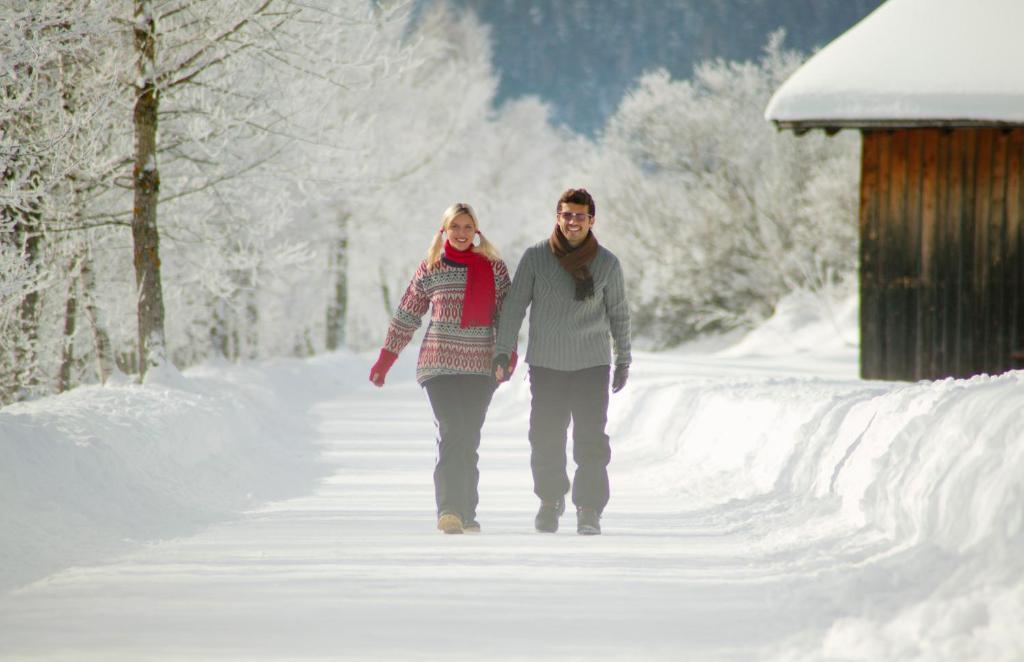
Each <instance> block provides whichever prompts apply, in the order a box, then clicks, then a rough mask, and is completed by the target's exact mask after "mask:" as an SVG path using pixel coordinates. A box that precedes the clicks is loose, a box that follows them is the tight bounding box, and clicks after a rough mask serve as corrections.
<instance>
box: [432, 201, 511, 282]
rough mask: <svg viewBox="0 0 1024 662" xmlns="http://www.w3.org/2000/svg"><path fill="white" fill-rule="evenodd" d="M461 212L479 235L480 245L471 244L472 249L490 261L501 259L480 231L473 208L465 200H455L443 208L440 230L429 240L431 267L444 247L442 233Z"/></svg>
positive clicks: (438, 259)
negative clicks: (470, 221) (471, 222)
mask: <svg viewBox="0 0 1024 662" xmlns="http://www.w3.org/2000/svg"><path fill="white" fill-rule="evenodd" d="M463 214H465V215H466V216H469V217H470V218H471V219H472V220H473V228H474V229H475V230H476V233H477V234H478V235H480V245H479V246H473V248H472V251H473V252H474V253H481V254H483V255H484V256H485V257H486V258H487V259H488V260H490V261H491V262H494V261H495V260H500V259H501V254H500V253H498V249H497V248H495V247H494V244H492V243H491V242H489V241H487V237H485V236H484V233H483V232H480V223H478V222H477V220H476V212H474V211H473V208H472V207H470V206H469V205H467V204H466V203H465V202H456V203H455V204H454V205H452V206H451V207H449V208H448V209H445V210H444V216H442V217H441V230H440V231H438V232H435V233H434V240H433V241H432V242H430V248H428V249H427V266H428V267H433V266H435V265H436V264H437V263H438V262H440V261H441V252H442V249H443V248H444V233H445V232H446V231H447V230H448V226H449V225H451V223H452V221H454V220H455V219H456V218H458V217H459V216H462V215H463Z"/></svg>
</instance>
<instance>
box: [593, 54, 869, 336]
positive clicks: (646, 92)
mask: <svg viewBox="0 0 1024 662" xmlns="http://www.w3.org/2000/svg"><path fill="white" fill-rule="evenodd" d="M781 41H782V37H781V35H780V34H779V35H775V36H773V38H772V39H771V40H770V42H769V44H768V46H767V47H766V50H765V54H764V56H763V57H762V59H761V60H760V61H758V62H725V61H720V60H719V61H713V62H708V63H705V64H703V65H702V66H700V67H699V68H698V69H697V71H696V73H695V76H694V79H693V80H692V81H679V80H673V79H671V78H670V77H669V75H668V74H667V73H665V72H664V71H655V72H652V73H649V74H646V75H645V76H643V77H642V78H641V79H640V80H639V81H638V83H637V86H636V88H635V89H634V90H633V91H632V92H631V93H630V94H629V95H628V96H627V97H626V98H625V99H624V100H623V102H622V105H621V106H620V108H619V109H618V111H617V112H616V114H615V115H614V116H613V117H612V119H611V120H610V121H609V123H608V126H607V127H606V130H605V133H604V135H603V138H602V142H601V145H600V147H601V154H600V157H599V159H598V161H597V163H596V165H595V168H594V172H595V177H596V178H597V180H598V181H600V182H601V186H602V187H603V188H604V190H605V197H606V207H605V208H606V210H607V212H608V213H607V214H606V216H608V215H610V216H612V217H613V218H614V219H615V221H616V222H615V223H605V224H604V228H605V231H606V232H607V231H608V230H609V229H611V230H612V231H613V236H612V237H611V240H612V243H613V244H615V245H616V246H617V247H619V248H620V251H621V252H622V253H623V256H624V257H626V258H627V259H628V260H629V266H630V270H629V271H630V274H631V276H632V278H631V280H632V282H631V285H632V286H633V287H632V289H633V305H634V308H635V312H636V314H637V324H636V328H637V330H638V331H639V332H641V333H643V334H645V335H648V336H649V337H650V338H652V339H653V340H654V341H655V343H656V344H658V345H671V344H675V343H678V342H679V341H681V340H685V339H686V338H688V337H691V336H693V335H694V334H695V333H697V332H699V331H701V330H702V329H724V328H730V327H734V326H737V325H744V324H749V323H752V322H754V321H757V320H760V319H763V318H764V317H765V316H767V315H768V314H769V313H770V312H771V311H772V309H773V307H774V305H775V303H776V301H778V299H779V298H780V297H781V296H782V295H783V294H785V293H786V292H788V291H790V290H792V289H794V288H797V287H805V288H811V289H815V288H820V287H822V286H824V285H826V284H828V283H831V282H834V281H836V280H838V279H841V278H843V277H844V276H846V275H848V274H849V273H851V272H852V270H853V268H854V266H855V263H856V262H855V261H856V217H855V213H856V195H857V190H856V181H857V177H856V172H857V170H856V169H857V150H856V145H857V140H856V138H855V137H852V136H846V135H839V136H836V137H832V138H828V137H825V136H824V135H820V134H818V135H808V136H804V137H801V138H795V137H793V136H791V135H789V134H784V133H778V132H776V130H775V129H774V128H773V127H771V125H770V124H769V123H767V122H765V121H764V118H763V116H762V112H763V108H764V107H765V105H766V104H767V101H768V99H769V98H770V96H771V94H772V93H773V92H774V90H775V89H776V88H777V87H778V85H779V84H781V82H782V81H783V80H784V79H785V78H786V77H787V76H788V75H789V74H790V73H791V72H792V71H793V70H794V69H795V68H796V67H797V66H798V65H799V64H800V61H801V58H800V56H798V55H797V54H795V53H791V52H786V51H784V50H782V47H781Z"/></svg>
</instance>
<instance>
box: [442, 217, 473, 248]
mask: <svg viewBox="0 0 1024 662" xmlns="http://www.w3.org/2000/svg"><path fill="white" fill-rule="evenodd" d="M475 235H476V224H475V223H473V219H472V218H470V216H469V214H459V215H458V216H456V217H455V218H453V219H452V221H451V223H449V224H448V241H449V242H450V243H451V245H452V246H453V247H454V248H455V250H459V251H465V250H469V249H470V248H472V246H473V237H474V236H475Z"/></svg>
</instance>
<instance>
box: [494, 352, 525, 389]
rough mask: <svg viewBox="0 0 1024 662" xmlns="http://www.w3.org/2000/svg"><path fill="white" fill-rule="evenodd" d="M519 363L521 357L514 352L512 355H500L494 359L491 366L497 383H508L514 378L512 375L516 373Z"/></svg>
mask: <svg viewBox="0 0 1024 662" xmlns="http://www.w3.org/2000/svg"><path fill="white" fill-rule="evenodd" d="M518 362H519V355H518V354H516V353H515V352H512V355H511V356H509V355H508V354H498V355H497V356H495V357H494V361H493V363H492V364H491V366H492V369H493V370H494V380H495V381H497V382H507V381H508V380H509V379H511V378H512V373H513V372H515V371H516V364H517V363H518Z"/></svg>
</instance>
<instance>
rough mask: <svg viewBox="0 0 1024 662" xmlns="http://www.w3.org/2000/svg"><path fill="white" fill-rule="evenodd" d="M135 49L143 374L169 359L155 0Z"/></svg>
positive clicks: (142, 12) (140, 6)
mask: <svg viewBox="0 0 1024 662" xmlns="http://www.w3.org/2000/svg"><path fill="white" fill-rule="evenodd" d="M135 50H136V54H137V56H138V67H137V69H138V80H139V84H140V85H141V88H140V89H138V90H137V93H138V98H137V99H136V101H135V113H134V121H135V168H134V170H133V176H134V188H135V207H134V209H133V213H132V239H133V241H134V254H135V283H136V286H137V287H138V297H139V299H138V316H139V320H138V322H139V379H140V381H141V380H142V379H143V378H144V377H145V375H146V371H147V370H148V369H149V368H152V367H156V366H158V365H161V364H163V363H165V362H166V360H167V348H166V344H165V339H164V301H163V288H162V285H161V282H160V235H159V232H158V230H157V223H156V211H157V201H158V198H159V193H160V174H159V171H158V169H157V162H156V145H157V143H156V140H157V138H156V133H157V109H158V107H159V103H160V95H159V92H158V90H157V88H156V75H157V69H156V20H155V18H154V12H153V5H152V2H151V0H135Z"/></svg>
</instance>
